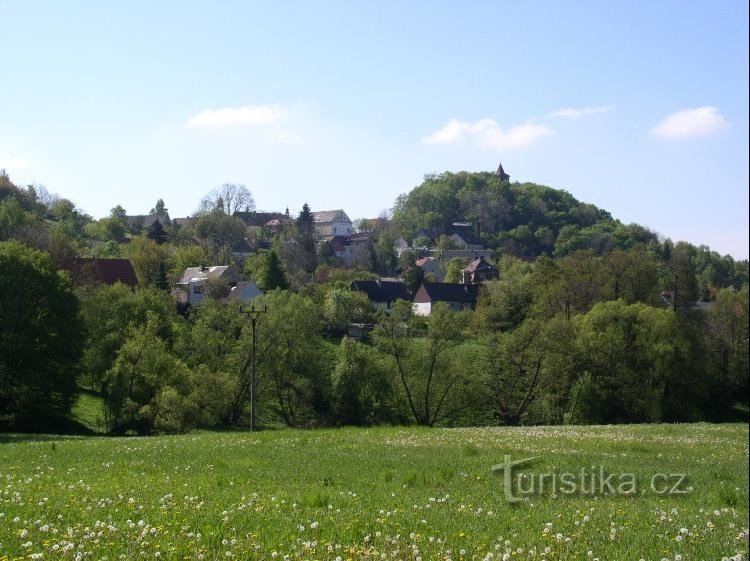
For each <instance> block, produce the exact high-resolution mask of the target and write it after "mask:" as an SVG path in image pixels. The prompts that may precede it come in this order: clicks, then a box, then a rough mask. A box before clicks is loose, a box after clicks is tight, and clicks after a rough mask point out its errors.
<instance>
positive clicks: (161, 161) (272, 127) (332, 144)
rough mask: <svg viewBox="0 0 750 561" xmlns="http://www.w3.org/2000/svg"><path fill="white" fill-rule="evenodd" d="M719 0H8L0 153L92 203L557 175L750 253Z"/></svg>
mask: <svg viewBox="0 0 750 561" xmlns="http://www.w3.org/2000/svg"><path fill="white" fill-rule="evenodd" d="M747 10H748V9H747V3H746V2H740V1H732V0H722V1H721V2H707V1H706V2H685V1H660V2H645V1H643V2H625V1H622V2H601V1H591V2H587V1H577V2H559V1H550V2H541V1H540V2H528V3H527V2H500V1H497V0H493V1H472V2H460V3H459V2H436V1H430V2H417V1H414V2H396V1H388V0H379V1H372V2H366V1H362V2H351V1H341V2H337V1H333V0H330V1H320V2H313V1H306V2H302V1H300V2H264V3H252V2H249V1H244V2H236V3H234V2H210V3H209V2H205V3H202V2H166V1H165V2H96V3H95V2H21V1H3V0H0V21H1V22H2V27H3V32H2V34H0V69H1V71H2V86H0V167H5V168H6V169H7V170H8V172H9V173H10V175H11V178H12V179H13V180H14V181H16V182H19V183H24V184H26V183H31V182H36V183H40V184H43V185H45V186H46V187H47V189H48V190H49V191H51V192H54V193H58V194H60V195H62V196H65V197H68V198H70V199H72V200H74V201H75V202H76V203H77V204H78V205H79V206H80V207H81V208H83V209H84V210H85V211H87V212H89V213H91V214H92V215H94V216H95V217H100V216H103V215H106V214H107V213H108V212H109V209H110V208H111V207H113V206H114V205H115V204H121V205H123V206H124V207H125V208H126V209H127V211H128V212H129V213H132V214H138V213H145V212H147V211H148V210H149V209H150V208H151V207H152V206H153V204H154V203H155V201H156V199H157V198H159V197H161V198H163V199H164V200H165V202H166V205H167V207H168V208H169V210H170V214H171V215H172V216H175V217H176V216H186V215H189V214H191V213H192V212H193V211H194V210H195V209H196V208H197V206H198V203H199V201H200V199H201V197H202V196H203V195H204V194H205V193H207V192H208V191H210V190H211V189H213V188H215V187H218V186H219V185H221V184H222V183H243V184H245V185H246V186H247V187H248V188H249V189H250V190H251V191H252V193H253V195H254V197H255V200H256V203H257V206H258V208H259V209H265V210H283V209H284V208H285V207H287V206H288V207H289V208H290V210H291V211H292V212H296V211H298V210H299V208H300V207H301V206H302V204H303V203H304V202H309V204H310V205H311V207H312V208H313V210H316V209H317V210H324V209H330V208H343V209H344V210H346V211H347V213H348V214H349V215H350V216H351V217H352V218H357V217H372V216H376V215H378V214H379V213H380V212H381V211H383V210H384V209H388V208H390V207H391V206H392V205H393V202H394V200H395V198H396V197H397V196H398V195H399V194H400V193H404V192H407V191H409V190H410V189H412V188H413V187H415V186H416V185H418V184H419V183H420V182H421V181H422V178H423V175H424V174H425V173H431V172H442V171H460V170H469V171H478V170H491V169H495V168H496V167H497V163H498V162H499V161H502V163H503V165H504V167H505V169H506V170H507V171H508V172H509V173H510V174H511V177H512V180H519V181H533V182H537V183H542V184H546V185H550V186H552V187H557V188H564V189H567V190H568V191H570V192H571V193H572V194H573V195H574V196H576V197H577V198H579V199H581V200H583V201H586V202H591V203H594V204H596V205H598V206H601V207H603V208H605V209H607V210H609V211H610V212H611V213H612V214H613V215H614V216H615V217H617V218H620V219H621V220H623V221H625V222H639V223H641V224H644V225H646V226H648V227H650V228H652V229H653V230H655V231H657V232H659V233H660V234H661V235H663V236H665V237H671V238H672V239H675V240H677V239H685V240H689V241H691V242H694V243H706V244H708V245H710V246H711V247H712V248H714V249H716V250H718V251H720V252H721V253H730V254H732V255H733V256H735V257H738V258H747V257H748V204H749V203H748V181H749V179H748V150H749V146H748V11H747Z"/></svg>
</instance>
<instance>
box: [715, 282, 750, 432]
mask: <svg viewBox="0 0 750 561" xmlns="http://www.w3.org/2000/svg"><path fill="white" fill-rule="evenodd" d="M748 313H749V312H748V288H747V285H745V287H743V288H742V290H739V291H737V290H734V289H733V288H724V289H721V290H719V291H718V293H717V294H716V301H715V303H714V305H713V307H712V308H711V309H710V310H709V311H708V312H707V313H706V318H705V330H706V343H707V346H708V348H707V351H708V353H707V355H708V360H707V366H708V373H709V391H710V394H711V395H710V398H711V399H710V403H711V411H710V417H711V418H712V419H715V420H727V419H731V418H732V413H733V412H732V407H733V406H734V405H735V403H744V402H746V401H747V390H748V370H750V367H749V365H750V360H749V359H748V345H749V344H750V335H749V331H750V328H749V327H748V325H749V323H750V322H749V320H748Z"/></svg>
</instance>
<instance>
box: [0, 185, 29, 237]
mask: <svg viewBox="0 0 750 561" xmlns="http://www.w3.org/2000/svg"><path fill="white" fill-rule="evenodd" d="M35 222H36V217H35V216H34V215H33V214H32V213H30V212H28V211H26V210H24V209H23V207H22V206H21V203H19V202H18V200H17V199H16V197H14V196H10V197H7V198H5V199H3V200H0V241H5V240H11V239H23V238H25V236H26V234H27V232H28V230H29V229H30V228H31V227H32V226H33V225H34V223H35Z"/></svg>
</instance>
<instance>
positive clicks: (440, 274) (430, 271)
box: [414, 257, 445, 282]
mask: <svg viewBox="0 0 750 561" xmlns="http://www.w3.org/2000/svg"><path fill="white" fill-rule="evenodd" d="M414 264H415V265H416V266H417V267H419V268H420V269H422V270H423V271H424V274H425V277H427V275H432V279H434V280H435V281H437V282H443V280H444V279H445V271H444V270H443V266H442V265H441V264H440V262H439V261H438V260H437V259H435V258H434V257H422V258H421V259H417V260H416V261H415V263H414Z"/></svg>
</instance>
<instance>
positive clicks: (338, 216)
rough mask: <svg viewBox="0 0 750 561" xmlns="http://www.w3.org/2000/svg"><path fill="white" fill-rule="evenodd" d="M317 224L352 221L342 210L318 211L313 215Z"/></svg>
mask: <svg viewBox="0 0 750 561" xmlns="http://www.w3.org/2000/svg"><path fill="white" fill-rule="evenodd" d="M312 216H313V220H314V221H315V222H348V223H351V220H350V219H349V217H348V216H347V215H346V213H345V212H344V211H343V210H342V209H337V210H318V211H316V212H313V213H312Z"/></svg>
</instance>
